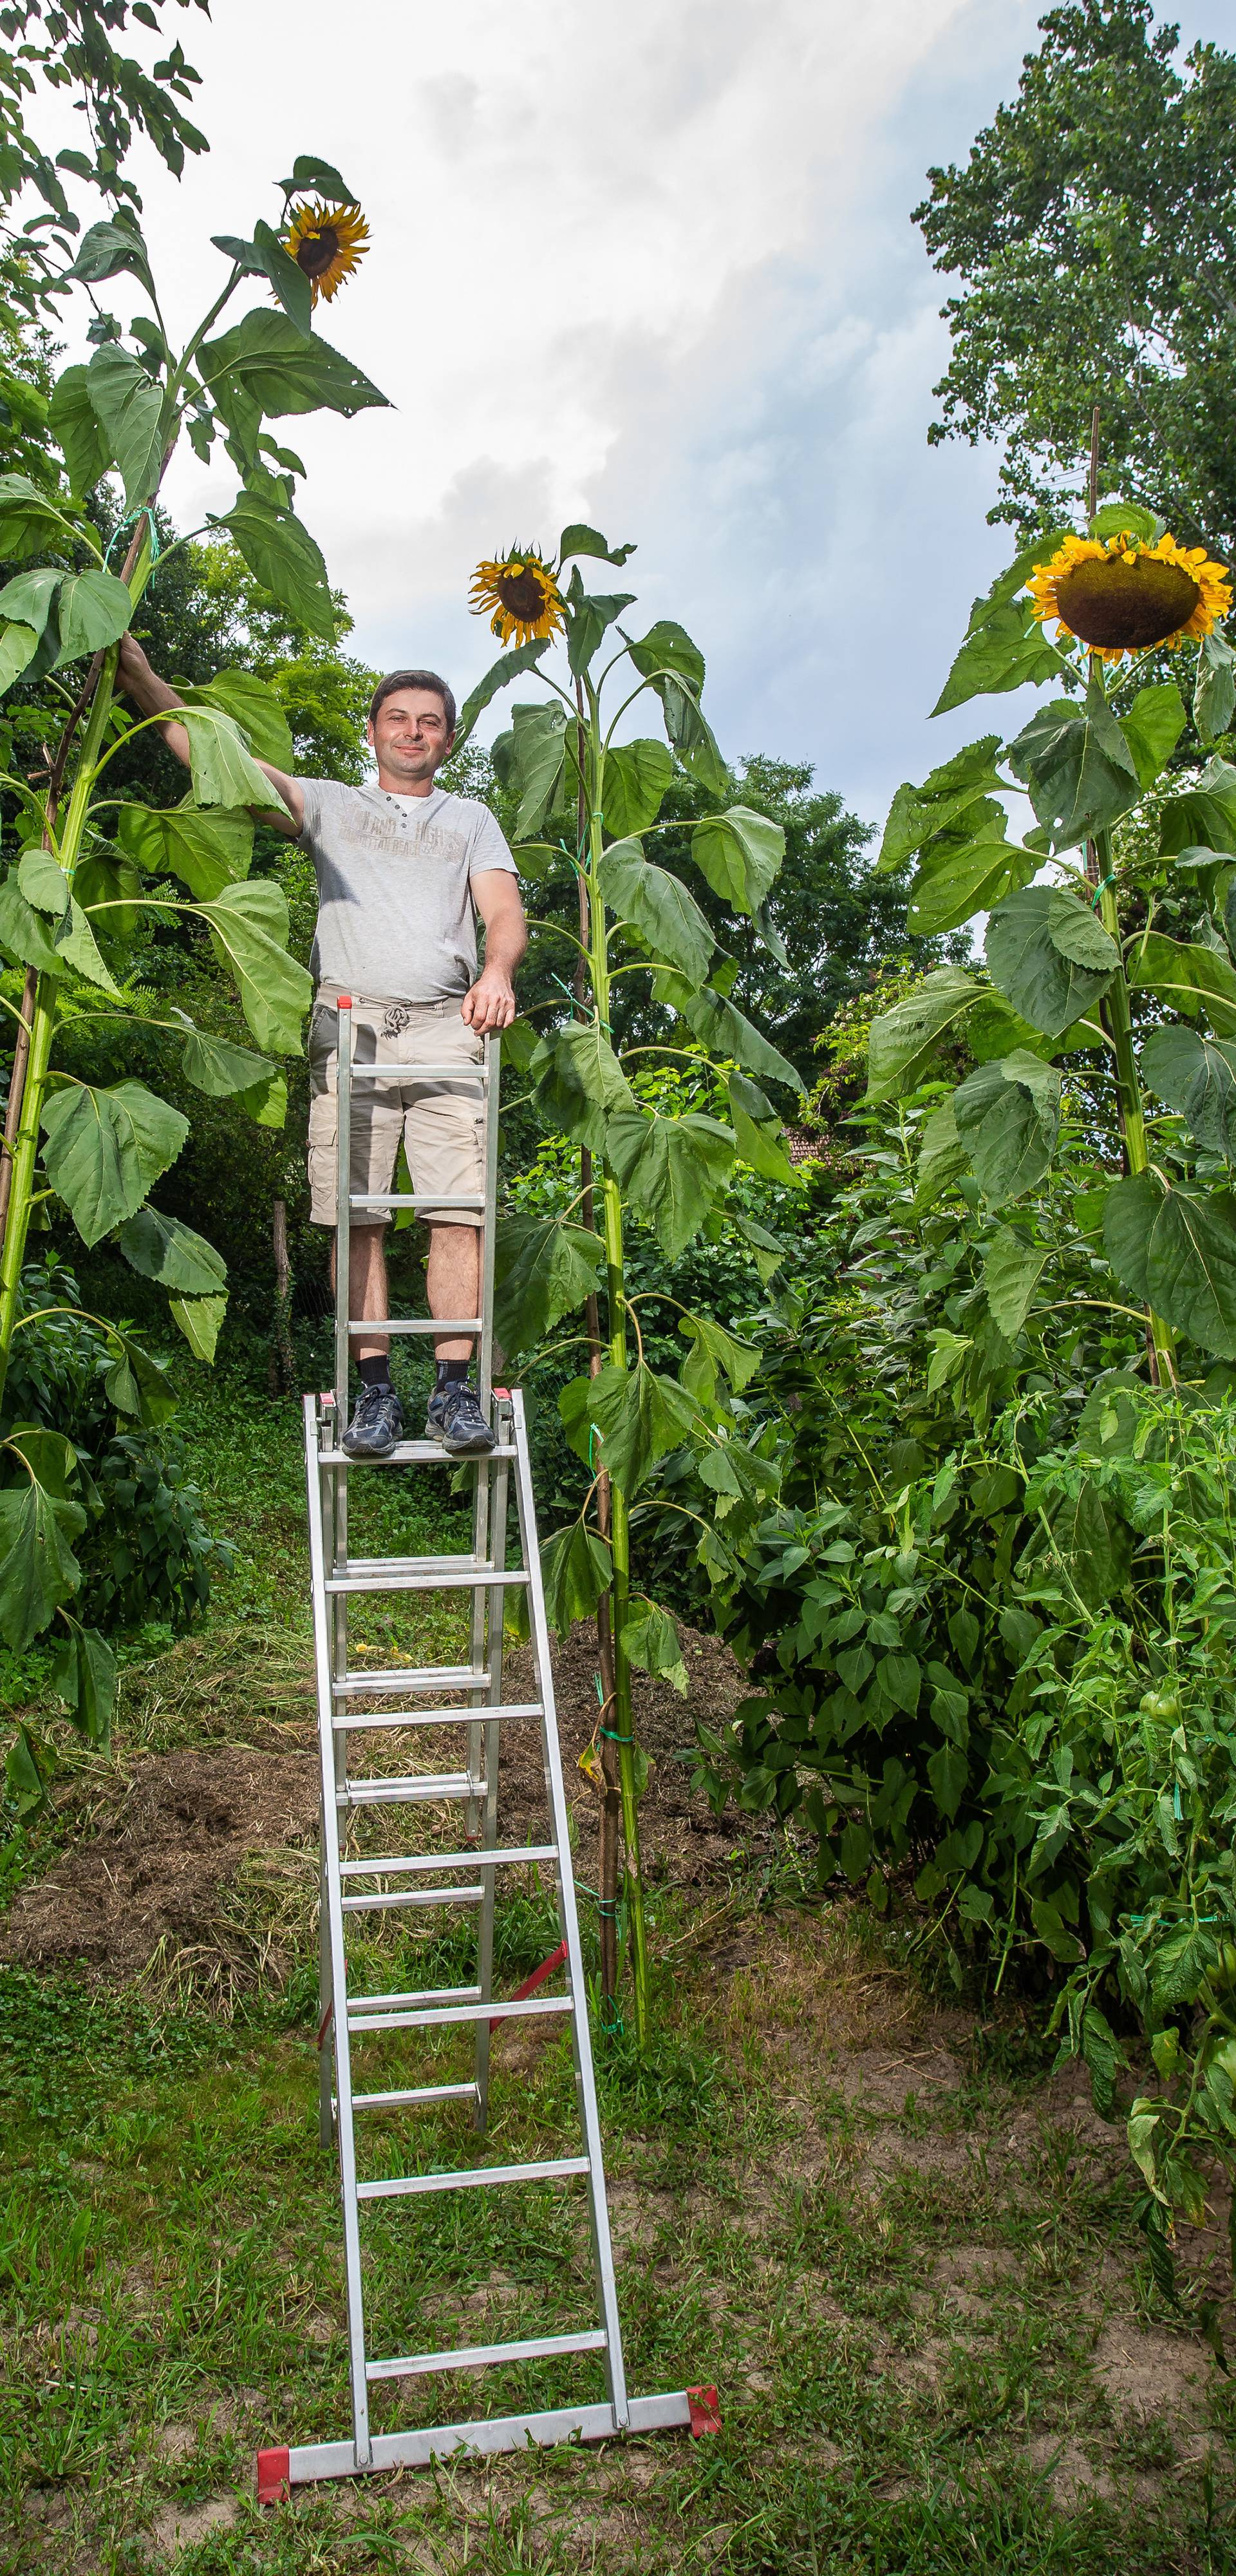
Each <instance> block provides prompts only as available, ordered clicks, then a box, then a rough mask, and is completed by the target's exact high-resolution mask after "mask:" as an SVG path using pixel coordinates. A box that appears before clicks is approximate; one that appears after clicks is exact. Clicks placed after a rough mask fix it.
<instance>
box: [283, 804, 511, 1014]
mask: <svg viewBox="0 0 1236 2576" xmlns="http://www.w3.org/2000/svg"><path fill="white" fill-rule="evenodd" d="M297 785H298V787H299V788H300V791H301V794H302V796H303V797H304V800H305V821H304V828H303V830H302V831H301V834H300V846H301V848H302V849H304V850H307V851H308V852H309V856H310V858H311V859H312V861H313V864H314V868H315V870H316V872H317V880H318V927H317V936H316V938H315V940H314V943H313V956H312V959H311V961H310V963H311V967H312V971H313V973H314V975H315V976H316V977H317V978H318V979H319V981H321V982H325V983H331V984H338V985H339V986H340V987H341V988H342V990H343V991H344V992H345V993H368V994H372V995H374V996H375V998H377V999H380V1000H382V1001H392V1002H449V1001H452V1000H454V999H455V998H456V997H457V996H458V995H459V994H461V993H466V992H467V989H468V986H469V985H470V984H472V983H474V982H475V980H476V916H475V913H474V911H473V908H472V879H473V877H478V876H481V875H483V874H484V873H485V871H486V870H487V869H489V868H505V869H507V870H508V871H509V873H510V874H511V875H512V876H514V875H515V873H516V869H515V861H514V859H513V858H512V857H511V853H510V851H509V849H508V848H507V845H506V842H505V841H504V839H503V837H502V833H501V831H500V830H499V828H498V825H497V823H496V822H495V821H494V818H493V815H492V814H491V813H490V811H489V807H488V806H487V805H479V804H477V803H476V802H475V800H474V799H473V798H472V797H471V796H452V795H450V794H449V793H448V791H447V789H446V788H445V787H435V788H434V789H433V790H432V792H431V794H430V795H428V796H392V795H390V794H389V793H388V791H387V790H386V788H384V787H342V786H340V785H339V783H338V781H337V780H335V779H333V778H301V779H298V780H297Z"/></svg>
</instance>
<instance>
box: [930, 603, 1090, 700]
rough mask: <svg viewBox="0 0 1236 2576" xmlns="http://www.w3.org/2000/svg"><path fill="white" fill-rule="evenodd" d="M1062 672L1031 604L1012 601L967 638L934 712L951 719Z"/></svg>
mask: <svg viewBox="0 0 1236 2576" xmlns="http://www.w3.org/2000/svg"><path fill="white" fill-rule="evenodd" d="M1059 668H1060V663H1059V659H1058V656H1057V655H1056V653H1055V651H1054V650H1053V648H1052V646H1051V645H1049V644H1048V643H1047V641H1046V639H1045V637H1044V634H1043V629H1042V627H1041V625H1040V624H1039V621H1038V619H1037V618H1036V616H1035V614H1034V611H1033V609H1032V607H1031V605H1030V602H1029V600H1028V599H1026V600H1007V601H1005V602H1002V603H1001V604H1000V605H999V606H998V607H995V608H993V609H991V610H990V611H989V613H988V615H987V617H986V618H985V619H984V621H983V624H982V625H981V626H979V627H977V628H976V629H975V631H974V632H973V634H970V635H967V637H966V640H965V642H964V644H963V645H962V647H961V651H960V652H959V653H958V655H957V658H956V660H955V661H954V663H953V667H952V669H951V671H950V672H949V675H948V678H947V680H946V681H945V683H944V687H943V688H942V690H941V692H940V695H939V697H938V698H937V700H936V703H935V705H934V707H933V708H932V710H931V712H932V714H933V716H942V715H947V714H948V712H949V710H950V708H952V707H962V706H965V704H966V702H967V700H968V699H970V698H983V697H1001V696H1003V694H1004V693H1005V691H1006V690H1008V689H1020V688H1022V687H1024V686H1025V685H1026V683H1027V682H1030V683H1035V684H1037V682H1038V681H1040V680H1047V679H1050V678H1051V675H1052V673H1053V671H1058V670H1059Z"/></svg>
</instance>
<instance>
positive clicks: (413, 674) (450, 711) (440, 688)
mask: <svg viewBox="0 0 1236 2576" xmlns="http://www.w3.org/2000/svg"><path fill="white" fill-rule="evenodd" d="M397 689H431V690H432V691H433V694H434V696H435V697H436V698H441V700H442V712H443V714H444V716H445V717H446V730H447V732H448V733H454V730H455V693H454V690H453V689H448V687H447V685H446V682H445V680H442V679H439V677H438V674H437V672H436V671H388V672H387V674H386V678H385V679H384V680H379V682H378V685H377V687H376V689H375V690H374V693H373V696H372V697H371V699H370V701H369V721H370V724H373V723H374V722H375V720H376V718H377V712H378V709H379V707H380V706H384V705H385V703H386V700H387V699H388V698H393V697H394V695H395V691H396V690H397Z"/></svg>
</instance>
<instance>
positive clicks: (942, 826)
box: [876, 733, 1000, 876]
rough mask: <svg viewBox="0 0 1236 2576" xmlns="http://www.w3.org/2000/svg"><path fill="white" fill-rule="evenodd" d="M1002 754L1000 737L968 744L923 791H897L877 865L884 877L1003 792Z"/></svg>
mask: <svg viewBox="0 0 1236 2576" xmlns="http://www.w3.org/2000/svg"><path fill="white" fill-rule="evenodd" d="M999 749H1000V737H999V735H998V734H995V733H989V734H985V735H984V736H983V739H982V741H981V742H972V743H968V744H967V746H966V748H965V750H964V751H960V752H958V753H957V755H956V757H955V759H953V760H950V761H946V762H945V763H944V764H943V766H942V767H941V768H939V769H934V770H933V771H932V773H931V776H930V777H929V778H927V779H925V780H924V782H923V785H922V786H921V787H911V786H910V784H909V782H908V781H906V782H905V783H904V784H903V785H902V786H900V787H899V788H898V790H897V793H896V795H895V796H894V798H893V801H892V804H891V806H890V807H889V815H888V821H887V823H886V824H885V826H884V837H883V839H882V841H881V843H880V855H879V857H878V859H877V860H876V870H877V873H878V874H879V875H881V876H888V875H890V874H891V873H892V871H893V870H894V869H896V868H900V867H903V866H904V865H905V862H906V860H907V859H912V858H913V856H914V853H915V851H916V850H921V848H922V846H923V843H924V842H925V841H929V840H930V839H931V838H932V836H933V834H935V833H937V832H945V831H948V830H949V829H950V827H951V826H953V825H954V824H959V823H960V821H961V818H962V816H963V815H965V814H966V813H968V811H969V809H970V807H971V806H972V805H975V804H977V803H978V802H979V801H980V800H981V799H984V798H986V797H988V796H989V795H990V794H991V791H992V789H993V788H994V787H998V786H999V784H1000V775H999V771H998V770H997V768H996V765H995V755H996V753H997V752H998V751H999Z"/></svg>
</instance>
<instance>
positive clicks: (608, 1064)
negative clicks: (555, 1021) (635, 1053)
mask: <svg viewBox="0 0 1236 2576" xmlns="http://www.w3.org/2000/svg"><path fill="white" fill-rule="evenodd" d="M531 1072H532V1085H533V1092H532V1096H533V1100H534V1102H535V1105H536V1107H537V1109H538V1110H539V1112H540V1114H541V1116H542V1117H543V1118H545V1119H546V1120H548V1121H550V1122H555V1123H556V1124H557V1125H558V1126H560V1127H562V1128H563V1129H564V1130H565V1132H566V1134H567V1135H568V1136H570V1137H572V1138H573V1140H574V1142H575V1143H576V1144H577V1145H587V1146H589V1147H590V1148H591V1150H592V1152H593V1153H594V1154H600V1153H603V1152H604V1150H605V1133H606V1126H607V1123H608V1121H609V1119H610V1118H612V1117H613V1116H614V1115H615V1113H616V1112H617V1111H619V1110H629V1111H634V1110H635V1107H636V1100H635V1094H634V1092H633V1091H632V1089H631V1086H630V1083H629V1082H628V1081H627V1078H626V1075H625V1073H624V1072H623V1070H622V1067H621V1065H620V1064H619V1062H618V1058H617V1056H616V1055H615V1053H614V1050H613V1048H612V1047H611V1045H610V1043H609V1040H608V1038H607V1037H605V1035H604V1034H603V1032H602V1031H601V1029H600V1028H599V1027H598V1026H597V1023H596V1021H595V1020H572V1021H570V1022H569V1023H568V1025H567V1026H566V1028H564V1029H556V1030H555V1031H554V1032H553V1034H552V1036H550V1037H545V1038H542V1039H541V1042H540V1044H539V1046H538V1048H537V1050H536V1054H535V1055H534V1056H533V1059H532V1066H531Z"/></svg>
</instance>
